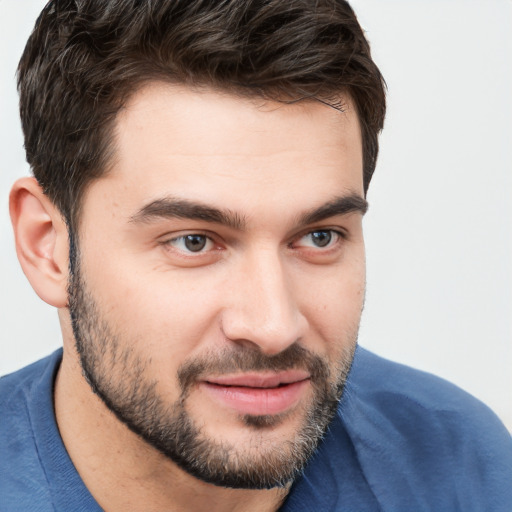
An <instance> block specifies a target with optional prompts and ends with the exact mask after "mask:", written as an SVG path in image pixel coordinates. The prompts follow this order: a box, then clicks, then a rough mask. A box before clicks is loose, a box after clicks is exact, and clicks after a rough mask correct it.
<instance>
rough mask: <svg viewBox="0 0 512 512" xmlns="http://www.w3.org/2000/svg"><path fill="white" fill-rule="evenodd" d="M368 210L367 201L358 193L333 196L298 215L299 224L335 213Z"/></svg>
mask: <svg viewBox="0 0 512 512" xmlns="http://www.w3.org/2000/svg"><path fill="white" fill-rule="evenodd" d="M367 211H368V202H367V201H366V199H364V198H363V197H361V196H360V195H358V194H350V195H347V196H340V197H335V198H334V199H332V200H331V201H329V202H328V203H326V204H323V205H322V206H320V207H317V208H312V209H311V210H309V211H307V212H305V213H304V214H302V215H301V216H300V219H299V224H301V225H307V224H313V223H314V222H320V221H322V220H325V219H328V218H330V217H335V216H337V215H348V214H349V213H354V212H359V213H360V214H361V215H364V214H365V213H366V212H367Z"/></svg>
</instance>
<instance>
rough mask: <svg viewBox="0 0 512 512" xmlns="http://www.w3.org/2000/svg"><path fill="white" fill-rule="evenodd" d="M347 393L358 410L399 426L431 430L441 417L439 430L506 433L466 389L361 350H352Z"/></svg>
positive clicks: (498, 422) (492, 415) (488, 410)
mask: <svg viewBox="0 0 512 512" xmlns="http://www.w3.org/2000/svg"><path fill="white" fill-rule="evenodd" d="M346 393H347V395H348V400H349V401H350V400H351V395H353V396H354V398H355V397H357V400H358V402H359V404H360V405H361V406H362V407H363V408H365V407H366V408H369V409H371V410H373V411H374V412H375V413H376V414H378V415H379V416H380V415H382V416H383V417H385V418H386V419H387V421H388V422H392V423H394V424H396V425H397V426H401V427H403V428H408V427H410V426H411V425H415V420H416V421H420V423H421V424H428V425H429V428H433V427H434V426H435V425H432V424H431V423H432V422H435V421H436V419H439V418H442V423H441V424H440V425H439V427H440V428H444V427H447V428H449V427H454V428H455V429H456V430H457V431H458V432H459V434H460V433H461V431H467V432H468V433H470V432H472V431H475V430H476V431H479V432H480V429H481V428H483V427H486V430H488V429H489V428H491V430H492V432H493V433H494V432H497V433H501V432H505V433H506V429H505V427H504V426H503V425H502V423H501V421H500V420H499V419H498V418H497V417H496V415H495V414H494V413H493V412H492V411H491V410H490V409H489V408H488V407H487V406H486V405H485V404H483V403H482V402H481V401H479V400H477V399H476V398H475V397H473V396H472V395H470V394H469V393H467V392H466V391H463V390H462V389H460V388H459V387H457V386H455V385H454V384H452V383H450V382H448V381H446V380H444V379H442V378H439V377H436V376H435V375H432V374H430V373H427V372H423V371H420V370H416V369H414V368H411V367H409V366H406V365H403V364H399V363H395V362H392V361H389V360H387V359H384V358H382V357H380V356H377V355H376V354H373V353H372V352H370V351H368V350H366V349H364V348H362V347H358V349H357V353H356V357H355V358H354V364H353V367H352V370H351V373H350V379H349V383H348V386H347V390H346ZM419 426H420V425H415V428H418V427H419ZM507 437H510V436H509V435H508V436H507Z"/></svg>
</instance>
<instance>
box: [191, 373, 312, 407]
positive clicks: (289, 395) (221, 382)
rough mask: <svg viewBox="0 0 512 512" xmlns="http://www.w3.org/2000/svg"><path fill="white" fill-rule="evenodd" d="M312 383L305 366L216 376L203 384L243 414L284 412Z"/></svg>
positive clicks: (223, 401) (203, 386)
mask: <svg viewBox="0 0 512 512" xmlns="http://www.w3.org/2000/svg"><path fill="white" fill-rule="evenodd" d="M309 384H310V375H309V374H308V373H307V372H305V371H302V370H289V371H285V372H279V373H246V374H240V375H237V374H235V375H223V376H220V377H212V378H209V379H207V380H204V381H202V382H201V383H200V387H201V388H202V389H204V391H205V392H207V393H208V394H209V395H210V397H211V398H213V399H214V400H215V401H216V402H218V403H219V404H220V405H222V406H225V407H228V408H230V409H234V410H235V411H237V412H238V413H240V414H245V415H247V414H248V415H254V416H263V415H276V414H282V413H285V412H287V411H289V410H290V409H292V408H293V407H294V406H295V405H297V403H299V402H300V400H301V398H302V397H303V395H304V393H305V392H306V389H307V387H308V386H309Z"/></svg>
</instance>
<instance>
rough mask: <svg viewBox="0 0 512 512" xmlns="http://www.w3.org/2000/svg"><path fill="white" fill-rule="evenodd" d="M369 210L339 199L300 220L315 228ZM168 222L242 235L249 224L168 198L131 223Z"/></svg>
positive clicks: (358, 201) (354, 198) (357, 200)
mask: <svg viewBox="0 0 512 512" xmlns="http://www.w3.org/2000/svg"><path fill="white" fill-rule="evenodd" d="M367 209H368V203H367V201H366V200H365V199H363V198H362V197H361V196H359V195H357V194H350V195H348V196H341V197H335V198H334V199H332V200H331V201H329V202H328V203H325V204H323V205H321V206H319V207H317V208H312V209H311V210H308V211H306V212H305V213H303V214H302V215H301V216H300V217H299V225H307V224H312V223H314V222H320V221H322V220H325V219H328V218H330V217H335V216H337V215H348V214H349V213H353V212H359V213H361V214H362V215H364V214H365V213H366V211H367ZM165 218H179V219H191V220H202V221H205V222H211V223H215V224H222V225H224V226H227V227H230V228H232V229H235V230H238V231H241V230H243V229H244V228H245V226H246V225H247V220H246V218H245V217H244V216H242V215H239V214H237V213H235V212H232V211H231V210H228V209H220V208H217V207H214V206H209V205H207V204H204V203H198V202H195V201H189V200H187V199H177V198H173V197H165V198H161V199H156V200H155V201H151V202H150V203H148V204H147V205H145V206H143V207H142V208H141V209H140V210H139V211H138V212H137V213H135V214H134V215H132V216H131V217H130V222H133V223H136V224H139V223H149V222H152V221H154V220H156V219H165Z"/></svg>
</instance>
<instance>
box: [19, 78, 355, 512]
mask: <svg viewBox="0 0 512 512" xmlns="http://www.w3.org/2000/svg"><path fill="white" fill-rule="evenodd" d="M344 104H345V112H344V113H340V112H338V111H336V110H334V109H331V108H329V107H327V106H325V105H323V104H321V103H318V102H314V101H309V102H301V103H298V104H295V105H283V104H280V103H273V102H264V101H263V100H261V99H258V100H256V99H242V98H238V97H234V96H231V95H228V94H223V93H219V92H216V91H212V90H201V91H193V90H190V89H187V88H185V87H178V86H171V85H167V84H161V83H155V84H151V85H148V86H146V87H145V88H143V89H142V90H140V91H139V92H137V93H136V94H135V95H134V96H133V98H132V99H131V100H130V102H129V103H128V104H127V106H126V108H125V109H124V110H123V111H121V113H120V114H119V115H118V118H117V122H116V153H115V158H114V161H113V165H112V169H111V170H110V171H109V172H108V173H106V174H105V175H104V176H103V177H102V178H100V179H98V180H96V181H94V182H93V183H91V185H90V186H89V187H88V189H87V191H86V194H85V196H84V198H83V203H82V210H81V219H80V226H79V232H78V238H79V246H80V268H81V275H82V277H83V279H84V282H85V283H86V284H87V289H88V291H89V292H90V293H91V294H92V295H93V297H94V301H95V303H96V304H97V306H98V308H99V309H100V310H101V312H102V318H103V319H105V320H106V321H107V322H108V324H109V325H110V326H111V327H112V328H113V329H114V330H115V332H116V333H117V334H118V335H119V336H118V337H119V339H120V340H121V342H122V343H123V347H124V348H126V349H129V350H130V351H132V353H135V354H136V355H137V356H138V357H140V358H142V359H143V360H144V361H145V362H146V363H147V365H146V368H145V372H146V374H147V378H148V379H152V381H155V382H156V383H157V390H158V393H159V395H160V396H161V397H164V399H165V400H166V403H168V404H169V405H170V404H173V403H174V402H175V401H176V400H178V398H179V386H178V382H177V371H178V369H179V368H180V365H182V364H183V363H185V362H190V361H193V360H194V359H195V358H201V357H204V356H205V354H208V353H213V354H221V353H222V352H223V351H226V350H234V349H238V348H245V349H248V350H257V351H260V352H261V353H262V354H265V355H269V356H270V355H276V354H280V353H282V352H283V351H285V350H286V349H288V348H289V347H290V346H292V345H293V344H300V346H301V347H303V348H305V349H307V350H308V351H310V352H311V353H312V354H315V355H317V356H319V357H320V358H322V359H323V360H324V361H326V362H327V363H328V366H329V369H330V370H331V372H332V375H335V374H336V373H337V371H338V366H339V362H340V360H341V359H342V358H343V357H344V356H346V355H347V354H350V353H352V351H353V349H354V347H355V343H356V337H357V329H358V325H359V321H360V315H361V310H362V305H363V298H364V285H365V262H364V241H363V233H362V214H363V212H362V211H359V210H357V209H355V211H350V212H348V213H343V212H341V213H337V214H332V215H330V216H328V217H327V218H321V219H317V220H315V219H311V218H310V219H308V220H307V222H306V223H304V218H305V217H306V216H307V214H308V213H310V212H311V211H313V210H315V209H318V208H321V207H322V206H324V205H326V204H329V203H330V202H332V201H333V199H334V198H347V197H359V198H363V197H364V194H363V181H362V150H361V147H362V145H361V136H360V127H359V123H358V119H357V114H356V112H355V109H354V108H353V106H352V104H351V102H350V99H349V98H344ZM169 198H173V200H175V199H178V200H182V201H189V202H194V203H195V204H197V203H200V204H205V205H208V206H211V207H213V208H216V209H219V210H222V211H226V210H228V211H229V213H230V214H231V215H232V216H233V217H235V218H237V219H239V220H240V219H241V220H243V226H233V225H227V224H226V223H224V222H223V221H215V222H214V221H211V220H198V219H187V218H177V217H174V216H170V215H149V216H148V215H146V216H145V215H144V212H146V213H147V208H146V210H145V207H147V205H151V204H154V202H155V201H160V200H162V199H164V200H167V199H169ZM11 215H12V218H13V225H14V229H15V233H16V241H17V250H18V255H19V258H20V261H21V263H22V266H23V268H24V271H25V273H26V275H27V277H28V278H29V280H30V281H31V283H32V285H33V287H34V289H35V290H36V292H37V293H38V294H39V295H40V296H41V297H42V298H43V299H44V300H46V301H47V302H48V303H50V304H52V305H54V306H56V307H58V308H59V317H60V321H61V326H62V332H63V339H64V356H63V361H62V364H61V367H60V370H59V373H58V376H57V381H56V385H55V409H56V417H57V422H58V426H59V430H60V433H61V436H62V439H63V441H64V444H65V446H66V449H67V450H68V453H69V455H70V457H71V459H72V461H73V463H74V464H75V466H76V468H77V470H78V472H79V473H80V475H81V477H82V479H83V480H84V482H85V484H86V486H87V487H88V488H89V490H90V491H91V493H92V494H93V496H94V497H95V498H96V499H97V501H98V502H99V503H100V505H101V506H102V507H103V508H104V509H105V510H107V511H110V510H124V511H130V510H134V511H135V510H146V511H153V510H154V511H157V510H176V511H178V510H211V511H217V510H219V511H220V510H222V511H224V510H226V511H228V510H229V511H234V510H244V511H250V510H258V511H262V510H276V509H277V508H278V506H279V505H280V503H281V502H282V501H283V499H284V498H285V496H286V493H287V492H288V488H274V489H270V490H241V489H238V490H235V489H227V488H224V487H218V486H214V485H212V484H208V483H205V482H202V481H199V480H197V479H196V478H194V477H193V476H191V475H189V474H188V473H186V472H184V471H183V470H181V469H180V468H179V467H178V466H176V464H174V463H173V462H172V461H171V460H169V459H168V458H167V457H165V456H164V455H162V454H161V453H160V452H159V451H157V450H156V449H154V448H153V447H151V446H150V445H148V444H147V443H146V442H144V441H143V440H142V439H141V438H140V437H138V436H137V435H135V434H134V433H133V432H132V431H130V430H129V429H128V428H127V427H126V426H125V425H124V424H123V423H122V422H121V421H119V420H118V419H117V418H116V417H115V416H114V415H113V414H112V413H111V412H110V411H109V410H108V408H107V407H106V406H105V404H104V403H103V402H102V401H101V400H100V399H99V398H98V397H97V396H96V395H95V394H94V393H93V392H92V390H91V388H90V386H89V384H88V383H87V382H86V380H85V378H84V377H83V375H82V371H81V367H80V364H79V357H78V354H77V352H76V349H75V340H74V336H73V332H72V329H71V322H70V316H69V309H68V308H67V283H68V278H69V276H68V263H69V262H68V245H67V232H66V227H65V224H64V222H63V220H62V217H61V216H60V214H59V212H58V211H56V209H55V207H54V206H53V205H52V204H51V202H49V201H48V200H47V198H46V197H45V196H44V194H42V192H41V190H40V188H39V187H38V185H37V184H36V183H35V182H34V181H33V180H32V179H29V178H27V179H22V180H20V181H18V182H17V183H16V185H15V186H14V188H13V191H12V193H11ZM319 231H328V232H329V233H330V236H331V242H330V243H329V244H328V245H327V246H326V247H318V246H315V244H314V242H313V239H312V236H311V233H312V232H317V233H318V232H319ZM336 233H340V235H337V234H336ZM188 234H200V235H205V236H207V237H208V240H209V241H208V243H207V244H206V246H205V249H204V250H202V251H200V252H199V253H191V252H190V251H188V250H187V248H186V246H185V245H184V240H183V238H181V237H183V236H185V235H188ZM100 262H101V263H100ZM116 378H118V379H122V378H123V376H122V375H115V376H114V379H116ZM312 396H313V392H312V388H311V385H310V384H308V382H306V384H305V385H303V386H301V390H300V393H299V398H298V400H297V401H296V402H294V403H293V404H292V405H291V406H290V407H289V408H288V409H287V410H286V411H285V412H286V414H285V415H284V416H283V419H282V420H280V421H277V422H276V424H275V425H273V426H272V427H271V428H266V429H263V430H257V429H254V428H250V427H248V426H247V425H246V423H244V421H242V419H241V415H240V414H239V413H238V412H237V411H236V410H233V409H232V408H231V407H229V406H228V405H226V404H225V403H223V402H222V401H220V402H219V401H218V400H216V399H215V398H214V397H212V395H211V394H209V393H207V392H205V391H204V389H202V388H201V386H195V387H194V388H193V389H192V390H191V392H190V395H189V396H188V398H187V412H188V413H189V415H190V417H191V418H192V419H193V420H194V421H195V422H196V423H198V424H201V425H203V430H204V433H205V435H207V436H208V437H210V438H212V439H214V440H216V441H218V442H229V443H230V444H231V445H233V446H234V447H235V448H236V449H237V450H238V451H239V452H240V453H241V454H243V455H244V456H249V457H250V456H251V449H252V450H254V448H251V447H258V446H272V447H274V448H275V449H277V450H279V449H282V447H283V446H285V444H284V443H286V440H288V439H290V438H291V437H292V436H293V435H294V433H296V432H297V430H298V429H299V428H300V426H301V424H302V422H303V420H304V415H305V409H306V407H307V406H308V405H311V403H312ZM256 452H257V448H256Z"/></svg>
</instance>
